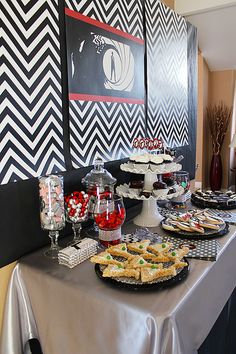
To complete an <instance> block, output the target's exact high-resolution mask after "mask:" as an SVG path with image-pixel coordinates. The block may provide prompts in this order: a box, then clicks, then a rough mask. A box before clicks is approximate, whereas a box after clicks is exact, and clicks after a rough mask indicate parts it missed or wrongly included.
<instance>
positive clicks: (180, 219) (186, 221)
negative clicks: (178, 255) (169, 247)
mask: <svg viewBox="0 0 236 354" xmlns="http://www.w3.org/2000/svg"><path fill="white" fill-rule="evenodd" d="M161 226H162V228H163V229H164V230H165V231H168V232H170V233H173V234H174V235H175V236H177V237H187V238H193V239H194V238H195V239H196V238H197V239H207V238H211V237H216V236H217V235H218V236H223V235H224V234H225V233H226V232H227V231H228V225H227V224H226V223H225V222H224V220H222V219H221V218H218V217H214V216H212V215H211V214H210V213H209V212H208V211H207V210H189V211H188V212H186V213H170V214H168V216H167V217H166V218H164V219H163V221H162V222H161Z"/></svg>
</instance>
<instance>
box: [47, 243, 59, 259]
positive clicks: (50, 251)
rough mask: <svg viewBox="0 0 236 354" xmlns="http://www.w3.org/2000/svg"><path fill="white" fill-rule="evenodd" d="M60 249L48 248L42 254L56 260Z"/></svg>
mask: <svg viewBox="0 0 236 354" xmlns="http://www.w3.org/2000/svg"><path fill="white" fill-rule="evenodd" d="M60 249H61V247H59V246H58V247H56V248H49V249H47V250H46V251H45V252H44V256H46V257H48V258H51V259H57V258H58V252H59V251H60Z"/></svg>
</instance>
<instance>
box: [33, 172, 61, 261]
mask: <svg viewBox="0 0 236 354" xmlns="http://www.w3.org/2000/svg"><path fill="white" fill-rule="evenodd" d="M39 198H40V221H41V227H42V229H43V230H48V231H49V237H50V239H51V246H50V248H49V249H48V250H46V251H45V252H44V255H45V256H47V257H49V258H52V259H55V258H57V256H58V252H59V250H60V247H59V245H58V237H59V231H60V230H61V229H63V228H64V227H65V209H64V195H63V177H62V176H59V175H49V176H45V177H39Z"/></svg>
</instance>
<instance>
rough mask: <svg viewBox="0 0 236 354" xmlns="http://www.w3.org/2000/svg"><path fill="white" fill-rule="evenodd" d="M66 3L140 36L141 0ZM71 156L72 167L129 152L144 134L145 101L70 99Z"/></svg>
mask: <svg viewBox="0 0 236 354" xmlns="http://www.w3.org/2000/svg"><path fill="white" fill-rule="evenodd" d="M66 6H67V7H68V8H69V9H71V10H74V11H77V12H80V13H82V14H83V15H86V16H88V17H91V18H93V19H95V20H98V21H100V22H104V23H106V24H108V25H110V26H112V27H115V28H117V29H119V30H121V31H123V32H127V33H129V34H131V35H133V36H136V37H138V38H141V39H143V8H142V0H100V1H88V0H81V1H76V0H66ZM69 115H70V143H71V145H70V146H71V159H72V163H73V166H74V167H75V168H77V167H81V166H87V165H91V164H93V162H94V159H95V157H101V158H103V160H104V161H109V160H115V159H120V158H123V157H127V156H129V155H130V152H131V146H132V141H133V139H134V138H135V137H136V136H145V135H146V130H145V129H146V126H145V108H144V105H139V104H129V103H116V102H112V103H111V102H91V101H88V102H85V101H73V100H70V102H69Z"/></svg>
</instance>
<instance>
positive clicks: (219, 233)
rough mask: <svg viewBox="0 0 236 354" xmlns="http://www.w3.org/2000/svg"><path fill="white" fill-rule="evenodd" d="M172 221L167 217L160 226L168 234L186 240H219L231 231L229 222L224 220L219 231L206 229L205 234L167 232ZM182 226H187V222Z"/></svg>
mask: <svg viewBox="0 0 236 354" xmlns="http://www.w3.org/2000/svg"><path fill="white" fill-rule="evenodd" d="M171 221H172V220H171V219H170V217H166V218H164V219H163V220H162V221H161V223H160V226H161V228H162V229H163V230H164V231H165V232H166V233H169V234H171V235H172V236H174V237H178V238H184V239H190V240H191V239H192V240H208V239H212V238H217V237H222V236H224V235H226V234H227V233H228V231H229V224H228V223H227V222H224V221H223V220H222V224H220V225H219V229H218V230H215V229H209V228H206V229H204V233H201V232H197V231H191V232H190V231H186V230H182V229H179V230H178V231H177V230H167V229H166V225H169V224H171ZM181 223H182V224H184V225H185V222H181ZM175 226H176V228H177V227H178V226H177V225H175Z"/></svg>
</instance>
